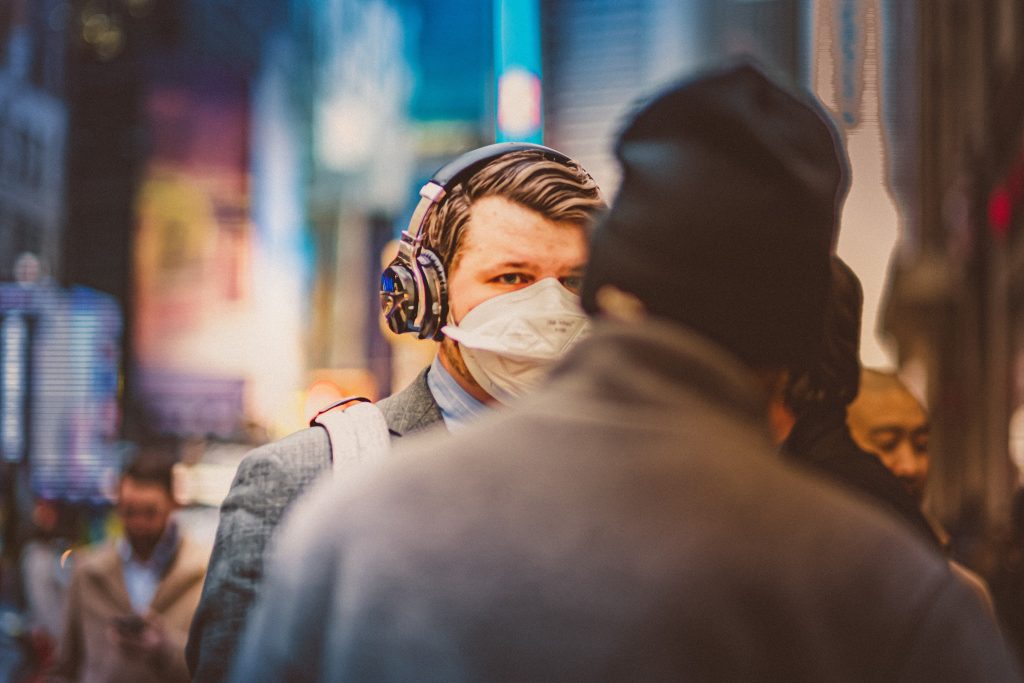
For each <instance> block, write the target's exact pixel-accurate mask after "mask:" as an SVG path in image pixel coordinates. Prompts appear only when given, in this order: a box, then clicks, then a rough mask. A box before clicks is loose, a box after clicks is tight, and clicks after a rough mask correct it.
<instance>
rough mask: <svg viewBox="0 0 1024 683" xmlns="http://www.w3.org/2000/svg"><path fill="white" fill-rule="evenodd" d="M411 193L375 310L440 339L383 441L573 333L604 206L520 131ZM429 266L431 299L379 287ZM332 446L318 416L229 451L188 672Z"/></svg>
mask: <svg viewBox="0 0 1024 683" xmlns="http://www.w3.org/2000/svg"><path fill="white" fill-rule="evenodd" d="M439 188H441V189H443V190H444V191H443V192H438V189H439ZM421 195H423V197H424V199H425V203H424V202H421V205H420V208H422V207H424V206H426V209H425V213H423V212H421V211H420V210H419V209H418V210H417V212H415V213H414V215H413V219H412V221H411V222H410V229H409V230H408V231H407V232H406V234H405V235H404V236H403V244H402V247H401V248H400V249H406V250H408V251H405V252H403V251H400V252H399V254H400V255H399V258H398V259H396V262H395V263H393V264H392V266H391V267H389V269H388V270H387V271H385V276H384V278H382V280H383V282H384V284H382V287H384V288H385V290H388V291H387V292H386V295H385V296H384V303H385V304H386V307H385V315H386V316H387V318H388V322H389V325H390V326H391V328H392V330H394V331H408V332H417V333H418V334H419V336H420V337H421V338H433V339H437V340H440V345H439V348H438V354H437V357H436V359H435V360H434V362H433V364H432V365H431V366H430V367H429V368H426V369H424V370H423V372H421V373H420V375H419V376H418V377H417V378H416V380H415V381H414V382H413V383H412V384H411V385H410V386H409V387H407V388H406V389H404V390H402V391H401V392H399V393H397V394H395V395H394V396H392V397H390V398H387V399H384V400H382V401H380V403H379V404H378V406H379V408H380V412H381V413H382V415H383V421H382V422H386V427H384V426H382V431H383V433H384V437H382V438H383V439H385V440H386V439H387V438H388V435H390V440H391V441H396V440H398V439H400V438H401V437H403V436H406V435H408V434H412V433H415V432H418V431H424V430H426V429H428V428H441V431H442V432H444V433H446V432H447V431H457V430H459V429H461V428H462V427H464V426H465V425H466V424H468V423H470V422H472V421H473V420H474V419H476V418H477V417H478V416H479V415H482V414H484V413H486V412H488V411H489V410H490V408H491V407H492V406H493V405H495V403H496V402H512V401H515V400H516V398H517V397H518V396H520V395H521V394H523V393H528V392H529V391H530V390H531V389H532V387H533V385H534V384H535V383H536V382H537V381H538V378H539V377H541V376H542V375H543V373H544V371H546V368H547V366H548V365H550V364H551V363H552V362H553V360H554V359H555V358H557V357H558V356H559V355H561V353H562V352H563V351H564V350H565V349H566V348H568V346H569V345H570V344H571V343H572V342H573V341H575V339H577V338H578V337H580V336H582V334H583V332H584V329H585V327H586V324H587V322H586V316H585V314H584V313H583V311H582V309H581V308H580V306H579V296H578V294H577V292H578V290H579V284H580V280H581V278H582V274H583V269H584V265H585V263H586V257H587V236H588V232H589V230H590V227H591V224H592V220H593V218H594V217H595V215H596V214H597V212H599V211H600V210H602V209H604V207H605V205H604V201H603V199H602V197H601V193H600V190H599V189H598V187H597V185H596V183H595V182H594V180H593V179H592V178H591V177H590V175H589V174H588V173H587V172H586V171H585V170H583V169H582V168H581V167H580V166H579V165H578V164H576V163H575V162H574V161H572V160H571V159H568V158H567V157H565V156H564V155H562V154H560V153H558V152H556V151H555V150H551V149H548V148H544V147H540V146H537V145H528V144H520V143H509V144H501V145H492V146H489V147H484V148H480V149H478V150H474V151H472V152H469V153H467V154H465V155H463V156H462V157H459V158H458V159H456V160H453V161H452V162H451V163H450V164H448V165H447V166H445V167H444V168H442V169H441V170H440V171H438V173H437V175H435V177H434V179H433V180H432V181H431V183H428V184H427V186H425V187H424V190H423V192H421ZM438 195H440V198H439V199H437V200H436V201H433V202H431V201H430V197H437V196H438ZM419 226H423V228H422V230H423V232H422V233H420V232H419V231H420V228H419ZM418 234H422V235H424V237H423V239H422V242H420V241H418ZM403 259H404V265H402V264H398V262H399V261H401V260H403ZM413 263H415V264H416V265H412V264H413ZM399 271H401V272H399ZM411 271H418V272H415V273H412V272H411ZM407 275H409V276H410V277H408V278H407V277H406V276H407ZM412 276H414V277H412ZM432 278H433V281H434V284H435V285H437V286H438V289H439V291H434V292H431V291H429V287H428V288H427V289H426V290H424V289H422V288H421V290H420V291H419V292H418V300H419V301H420V302H423V301H425V300H431V299H432V300H433V303H434V304H436V307H434V308H433V310H432V311H431V310H421V311H420V313H419V314H416V313H410V312H409V311H408V309H407V308H406V306H408V305H409V304H410V300H409V299H408V298H403V296H402V295H403V293H402V292H395V291H393V288H394V287H395V286H396V285H401V286H408V287H409V288H410V289H412V287H413V284H412V280H413V279H417V280H422V281H429V280H431V279H432ZM442 283H446V289H447V291H446V292H445V291H444V287H441V286H440V285H441V284H442ZM421 284H422V282H420V283H419V284H417V285H416V286H417V287H419V286H420V285H421ZM428 284H429V282H428ZM413 328H415V329H413ZM444 428H447V429H444ZM332 445H333V446H338V445H339V444H332V443H331V442H330V441H329V438H328V432H327V431H326V430H325V429H321V428H318V427H312V428H310V429H306V430H303V431H300V432H297V433H296V434H293V435H291V436H289V437H287V438H285V439H283V440H281V441H278V442H276V443H272V444H269V445H267V446H264V447H261V448H259V449H257V450H255V451H253V452H252V453H250V454H248V455H247V456H246V457H245V459H244V460H243V461H242V464H241V466H240V467H239V470H238V473H237V475H236V477H235V480H234V482H233V484H232V486H231V491H230V493H229V494H228V497H227V499H226V500H225V501H224V504H223V506H222V508H221V520H220V525H219V527H218V529H217V537H216V544H215V547H214V551H213V555H212V557H211V560H210V570H209V574H208V577H207V580H206V586H205V587H204V589H203V598H202V602H201V604H200V606H199V610H198V612H197V613H196V617H195V620H194V621H193V624H192V629H191V632H190V635H189V644H188V652H187V656H188V661H189V666H190V670H191V671H192V673H193V675H194V676H195V680H196V681H202V682H204V683H205V682H207V681H219V680H221V679H223V678H224V677H225V675H226V673H227V668H228V666H229V665H230V663H231V657H232V656H233V655H234V652H235V648H236V645H237V642H238V639H239V637H240V636H241V632H242V628H243V625H244V623H245V619H246V615H247V614H248V612H249V609H250V607H251V605H252V602H253V600H254V598H255V596H256V594H257V592H258V590H259V585H260V581H261V578H262V575H263V557H264V550H265V547H266V545H267V541H268V539H269V538H270V537H271V535H272V533H273V531H274V529H275V528H276V527H277V525H278V522H279V520H280V519H281V517H282V515H283V513H284V512H285V511H286V510H287V509H288V508H289V507H290V506H291V504H292V503H293V502H294V501H295V500H296V499H298V498H299V496H300V495H301V494H302V493H303V492H304V491H305V490H306V489H307V488H308V487H309V486H310V484H311V483H312V482H313V481H314V480H315V479H317V478H318V477H320V476H321V475H322V474H324V473H326V472H328V471H331V469H332ZM340 445H341V446H344V447H345V448H346V450H347V451H349V452H350V455H351V458H352V460H353V461H359V460H366V459H369V457H368V453H367V451H369V450H370V448H371V445H372V444H371V439H369V438H367V439H363V438H362V436H361V435H357V434H356V435H353V437H352V438H350V439H349V438H346V443H344V444H340Z"/></svg>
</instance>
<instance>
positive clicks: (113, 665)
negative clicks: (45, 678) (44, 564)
mask: <svg viewBox="0 0 1024 683" xmlns="http://www.w3.org/2000/svg"><path fill="white" fill-rule="evenodd" d="M171 466H172V462H171V461H170V460H169V459H168V458H167V457H164V456H162V455H160V454H156V453H152V452H146V451H144V452H143V454H142V455H140V456H139V457H138V458H137V459H136V460H134V461H133V462H132V463H131V464H130V465H129V466H128V467H127V469H126V470H125V471H124V474H123V475H122V476H121V480H120V483H119V486H118V499H117V515H118V517H119V518H120V520H121V523H122V525H123V527H124V538H122V539H120V540H119V541H117V542H114V543H109V544H106V545H104V546H103V547H101V548H99V549H97V550H95V551H93V552H91V553H89V554H87V555H85V556H82V557H78V558H77V559H76V566H75V570H74V574H73V576H72V579H71V586H70V589H69V591H68V606H67V615H66V619H65V628H64V635H63V638H62V640H61V643H60V646H59V651H58V655H57V662H56V666H55V667H54V669H53V677H54V679H56V680H69V681H132V682H133V683H145V682H146V681H187V680H188V671H187V669H186V667H185V655H184V649H185V637H186V633H187V629H188V625H189V622H190V621H191V619H192V614H193V612H194V611H195V607H196V603H197V602H198V601H199V592H200V589H201V588H202V584H203V576H204V574H205V566H206V555H207V553H206V550H205V549H203V548H201V547H199V546H197V545H196V544H194V543H193V542H192V541H190V540H189V539H188V538H187V537H186V536H185V535H184V534H183V533H181V531H180V530H179V529H178V526H177V524H176V523H175V521H174V519H173V517H172V512H173V511H174V509H175V502H174V496H173V489H172V483H171V482H172V479H171Z"/></svg>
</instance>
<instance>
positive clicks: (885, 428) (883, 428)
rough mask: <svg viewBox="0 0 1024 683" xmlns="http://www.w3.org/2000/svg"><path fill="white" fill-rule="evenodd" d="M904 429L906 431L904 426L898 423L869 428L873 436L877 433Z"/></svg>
mask: <svg viewBox="0 0 1024 683" xmlns="http://www.w3.org/2000/svg"><path fill="white" fill-rule="evenodd" d="M903 431H904V429H903V427H900V426H898V425H881V426H879V427H872V428H871V429H869V430H868V434H871V435H872V436H874V435H876V434H882V433H883V432H896V433H899V432H903Z"/></svg>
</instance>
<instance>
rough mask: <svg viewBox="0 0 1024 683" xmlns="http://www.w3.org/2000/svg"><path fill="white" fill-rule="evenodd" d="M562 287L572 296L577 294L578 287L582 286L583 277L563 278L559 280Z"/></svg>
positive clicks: (571, 276)
mask: <svg viewBox="0 0 1024 683" xmlns="http://www.w3.org/2000/svg"><path fill="white" fill-rule="evenodd" d="M559 282H561V283H562V286H563V287H565V288H566V289H568V290H569V291H570V292H573V293H574V294H579V291H580V287H582V286H583V277H582V276H580V275H570V276H569V277H563V278H561V279H559Z"/></svg>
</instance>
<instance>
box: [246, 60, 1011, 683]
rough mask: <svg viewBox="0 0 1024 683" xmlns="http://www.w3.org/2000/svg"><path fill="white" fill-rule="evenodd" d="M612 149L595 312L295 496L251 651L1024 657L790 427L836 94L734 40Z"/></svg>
mask: <svg viewBox="0 0 1024 683" xmlns="http://www.w3.org/2000/svg"><path fill="white" fill-rule="evenodd" d="M616 151H617V155H618V158H619V160H620V162H621V165H622V170H623V182H622V187H621V189H620V191H619V194H618V197H617V200H616V202H615V203H614V205H613V208H612V209H611V212H610V213H609V214H608V216H607V218H606V219H604V220H603V221H602V222H600V223H599V225H598V227H597V228H596V230H595V233H594V239H593V242H592V244H591V260H590V263H589V265H588V269H587V274H586V277H585V279H584V284H583V290H582V301H583V304H584V307H585V308H586V309H587V310H588V311H590V312H591V313H592V314H593V315H594V316H595V317H596V318H597V319H598V323H597V324H595V326H594V329H593V331H592V334H591V335H590V336H589V337H588V338H586V339H584V340H583V341H581V342H580V344H579V345H577V346H576V347H575V348H574V349H573V350H572V351H571V352H570V353H569V354H568V356H567V357H566V358H565V359H564V361H563V362H561V363H560V364H559V366H558V368H557V369H556V370H555V371H554V372H553V373H552V374H551V376H550V380H549V382H548V383H547V385H546V386H545V388H544V389H543V390H541V391H539V392H537V393H536V394H533V395H532V396H530V397H528V398H527V399H525V400H524V401H522V402H521V403H520V404H519V405H517V406H516V407H514V408H512V409H510V410H508V411H504V412H502V413H500V414H495V415H493V416H489V417H487V418H484V419H482V420H481V421H479V422H478V424H476V425H474V426H473V427H471V428H469V429H467V430H465V432H464V433H462V434H459V435H455V436H454V437H452V438H451V439H449V440H446V441H442V440H440V439H437V438H436V437H435V438H428V437H424V438H423V439H422V440H419V441H417V442H416V443H415V444H408V445H407V446H406V447H404V448H402V449H401V450H400V452H399V453H396V456H395V457H394V458H391V459H388V460H382V461H380V462H379V463H377V464H376V465H375V466H374V467H370V468H364V469H363V470H361V471H360V472H359V473H357V475H356V476H354V477H352V478H346V480H345V481H340V480H339V481H334V482H328V483H326V484H325V485H324V488H323V489H322V490H321V491H319V492H318V493H317V494H315V495H312V496H310V497H309V498H307V499H306V500H305V501H303V502H300V504H299V509H297V510H296V511H295V512H294V514H293V516H292V518H291V520H290V521H289V522H287V523H286V525H285V529H284V532H283V533H281V534H280V535H279V536H278V541H279V543H280V545H279V546H278V547H277V550H276V552H275V555H274V557H275V561H274V563H273V565H272V567H271V569H270V576H269V582H268V585H267V587H266V590H265V591H264V592H263V593H262V595H261V600H260V603H259V604H258V605H257V608H256V610H255V611H254V613H253V615H252V618H251V619H250V622H249V624H248V627H247V631H246V634H245V638H244V641H243V643H242V647H241V649H240V651H239V656H238V657H237V659H236V668H235V670H234V672H233V674H232V675H233V680H234V681H238V682H242V681H245V682H246V683H251V682H253V681H280V680H319V681H341V680H395V681H397V680H418V681H434V680H436V681H452V680H489V679H515V680H562V679H572V680H596V679H622V680H680V679H683V680H735V681H750V680H780V681H783V680H784V681H829V680H902V679H913V680H986V681H994V680H1000V681H1002V680H1016V677H1017V675H1016V672H1015V671H1014V670H1013V668H1012V663H1011V662H1010V660H1009V658H1008V657H1007V654H1006V652H1005V650H1004V649H1003V646H1002V644H1001V642H1000V638H999V634H998V633H997V631H996V629H995V627H994V626H993V624H992V623H991V621H990V620H989V619H987V618H986V616H985V614H984V612H983V610H982V609H981V608H980V607H979V605H978V604H977V602H976V601H975V599H974V597H973V596H972V595H971V594H970V593H969V592H967V590H966V589H964V588H963V587H962V586H961V585H960V584H959V583H957V582H956V581H955V580H954V579H953V578H952V576H951V575H950V572H949V569H948V567H947V566H946V563H945V562H944V561H942V559H941V558H939V557H937V555H936V554H935V553H934V552H933V551H932V550H931V549H930V548H929V547H928V546H927V545H926V544H924V543H923V542H921V541H920V540H919V539H917V538H916V537H915V536H914V535H913V534H912V533H911V532H909V531H907V530H906V529H905V528H904V527H903V526H902V525H900V524H899V523H897V522H895V521H893V520H892V519H890V517H889V516H888V515H885V514H883V513H881V512H879V511H877V510H875V509H874V508H872V507H871V506H869V505H866V504H864V503H862V502H860V501H859V500H857V499H854V498H853V497H851V496H848V495H847V494H845V493H844V492H843V491H841V490H840V489H838V488H833V487H830V486H828V485H824V484H823V483H822V482H821V481H820V479H817V478H812V477H811V475H809V474H807V473H804V472H802V471H800V470H798V469H797V468H795V467H793V466H791V465H789V464H787V463H786V462H785V461H783V460H781V459H780V458H779V457H778V456H777V454H776V450H775V448H774V446H773V445H772V441H771V438H770V434H769V430H768V425H767V413H768V405H769V402H768V399H769V396H771V395H773V394H776V393H777V392H779V391H782V390H783V387H784V386H785V377H786V375H787V373H789V372H791V371H793V369H794V368H796V367H799V366H802V365H804V364H805V363H806V359H808V357H813V356H814V355H815V353H816V351H817V349H818V348H819V347H820V344H821V335H822V329H823V327H822V325H823V313H824V309H825V306H826V300H827V294H828V288H829V253H830V249H831V246H832V244H833V238H834V230H835V225H836V215H837V214H836V212H837V209H838V202H839V201H840V200H841V196H842V194H843V193H844V191H845V190H844V182H843V178H844V164H843V162H842V155H841V152H840V150H839V143H838V142H837V139H836V136H835V133H834V129H833V128H832V127H831V126H830V125H829V124H828V123H827V122H826V120H825V115H824V114H823V113H822V110H821V109H820V107H819V106H818V105H817V104H816V103H812V102H811V101H810V100H809V99H805V96H802V95H799V94H796V93H794V92H791V91H789V90H786V89H783V88H781V87H779V86H777V85H775V84H774V83H772V82H771V81H770V80H768V79H767V78H766V77H765V76H764V75H763V74H762V73H761V72H760V71H759V70H757V69H756V68H754V67H751V66H743V65H741V66H738V67H734V68H730V69H727V70H722V71H718V72H714V73H710V74H706V75H704V76H703V77H700V78H697V79H695V80H692V81H688V82H685V83H683V84H680V85H677V86H675V87H672V88H670V89H669V90H667V91H665V92H663V93H662V94H661V95H660V96H658V97H656V98H655V99H654V100H653V101H651V102H650V103H649V104H648V105H647V106H645V107H644V108H643V109H642V110H641V111H640V112H639V113H638V114H637V115H636V116H635V118H634V119H633V120H632V122H631V123H630V124H629V125H628V127H627V128H626V130H625V132H624V133H623V134H622V135H621V137H620V139H619V141H618V144H617V149H616Z"/></svg>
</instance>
